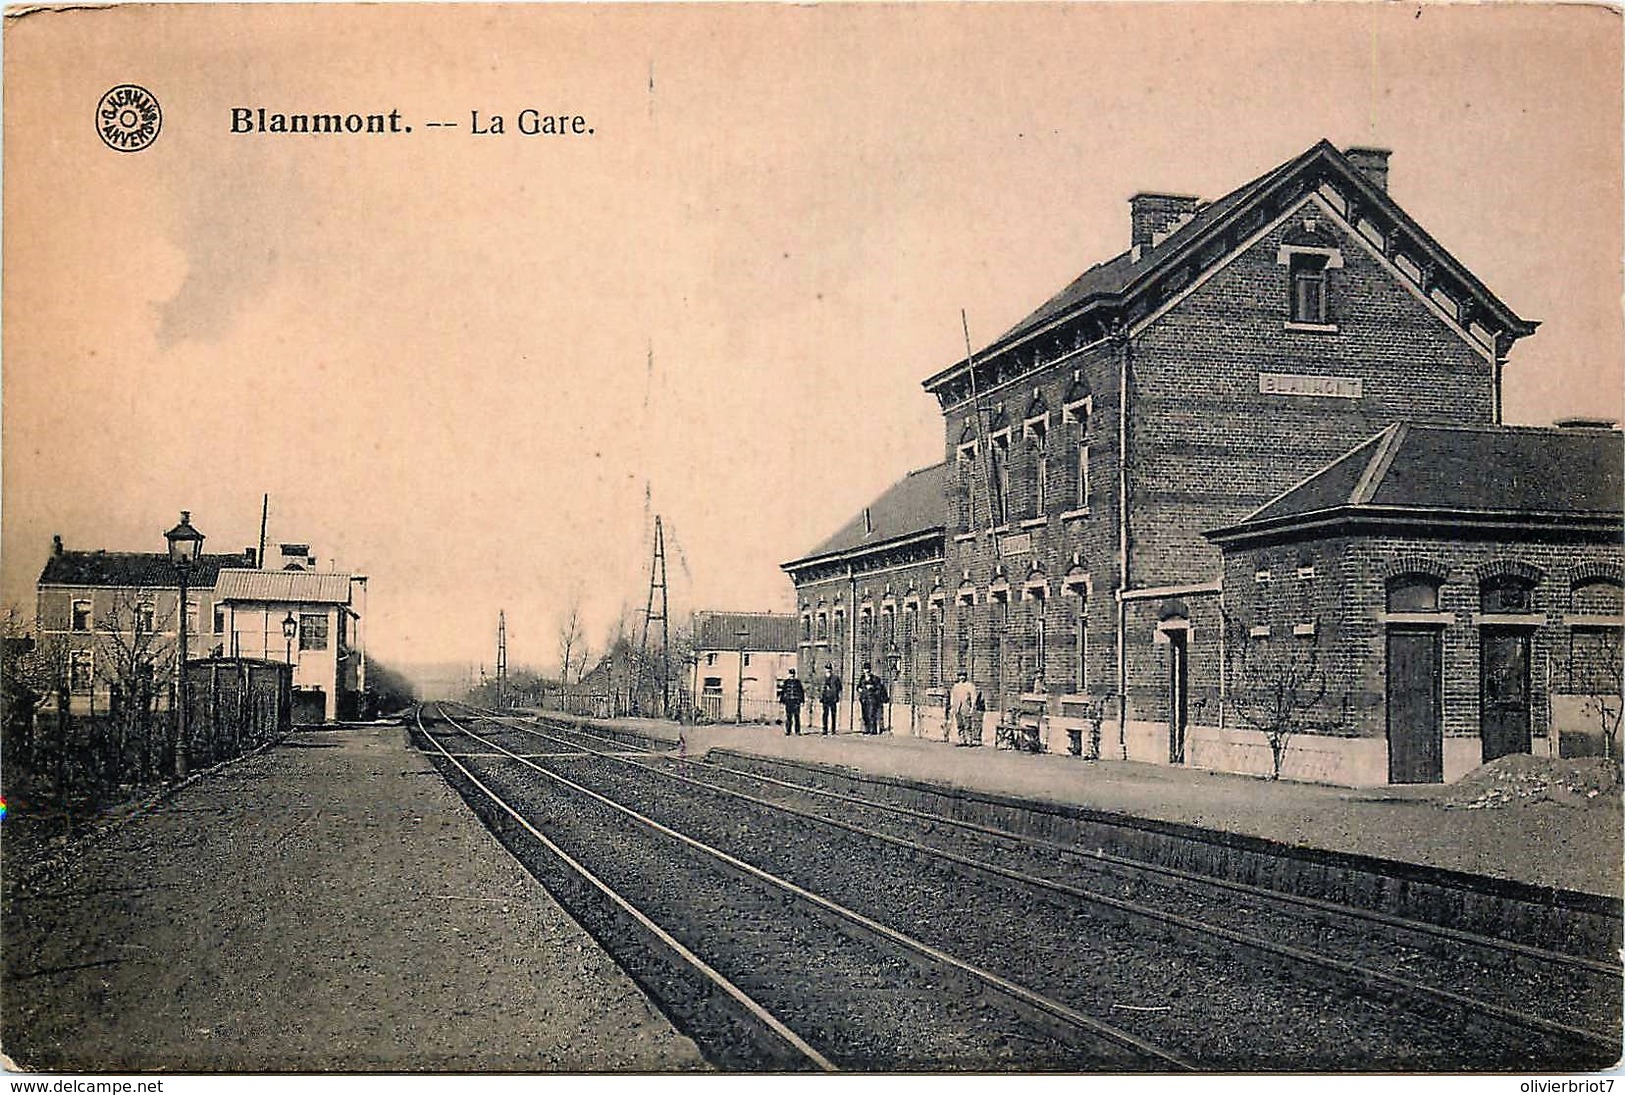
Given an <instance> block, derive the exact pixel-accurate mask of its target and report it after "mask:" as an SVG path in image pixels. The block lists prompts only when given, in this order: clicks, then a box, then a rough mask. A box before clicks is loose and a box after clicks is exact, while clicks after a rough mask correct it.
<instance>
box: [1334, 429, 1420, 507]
mask: <svg viewBox="0 0 1625 1095" xmlns="http://www.w3.org/2000/svg"><path fill="white" fill-rule="evenodd" d="M1383 433H1384V434H1386V435H1387V436H1386V437H1383V439H1382V441H1380V442H1379V443H1378V444H1377V451H1376V452H1374V453H1373V454H1372V455H1371V460H1370V462H1369V463H1367V464H1366V466H1365V473H1364V474H1363V475H1361V476H1360V481H1359V482H1358V483H1356V484H1354V490H1353V491H1352V492H1350V494H1349V504H1350V505H1354V506H1364V505H1369V504H1370V502H1371V499H1372V498H1374V497H1376V494H1377V488H1378V487H1380V486H1381V485H1382V480H1383V478H1384V477H1385V476H1386V475H1387V474H1388V469H1389V468H1391V467H1393V466H1394V456H1395V455H1396V454H1397V453H1398V452H1399V450H1400V447H1401V446H1402V445H1404V444H1405V438H1406V437H1407V436H1409V435H1410V423H1408V422H1395V423H1394V424H1393V425H1391V426H1389V427H1388V428H1387V429H1385V430H1383Z"/></svg>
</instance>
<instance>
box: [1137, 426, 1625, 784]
mask: <svg viewBox="0 0 1625 1095" xmlns="http://www.w3.org/2000/svg"><path fill="white" fill-rule="evenodd" d="M1622 460H1625V445H1622V443H1621V435H1620V433H1619V432H1617V431H1615V430H1607V429H1603V430H1598V429H1542V428H1527V427H1525V428H1516V427H1483V428H1476V429H1462V428H1455V429H1452V428H1445V427H1438V426H1418V425H1408V424H1405V423H1396V424H1394V425H1392V426H1389V427H1388V428H1386V429H1384V430H1383V431H1382V432H1381V433H1379V434H1377V435H1376V436H1375V437H1373V438H1372V439H1370V440H1369V441H1367V442H1365V443H1364V444H1362V445H1360V446H1358V447H1357V448H1355V449H1354V450H1353V451H1351V452H1349V453H1348V454H1347V455H1345V456H1343V457H1342V458H1340V459H1338V460H1336V461H1334V462H1333V463H1332V464H1330V465H1329V466H1328V467H1326V468H1324V469H1322V470H1321V471H1319V472H1317V473H1315V474H1314V475H1311V476H1309V477H1308V478H1306V479H1304V480H1303V481H1302V482H1300V483H1298V484H1296V485H1294V486H1293V487H1292V488H1290V489H1289V490H1287V491H1286V492H1284V493H1283V494H1281V495H1280V496H1279V497H1277V498H1274V499H1272V500H1271V501H1269V502H1268V503H1267V504H1265V505H1263V506H1261V507H1259V508H1258V509H1257V510H1255V511H1254V512H1253V513H1251V514H1249V515H1248V516H1247V517H1246V518H1245V519H1243V520H1241V521H1239V522H1236V523H1235V524H1232V525H1229V526H1226V527H1224V528H1220V529H1215V530H1212V531H1210V532H1208V534H1207V537H1208V539H1209V540H1210V541H1212V542H1213V543H1214V544H1216V545H1217V546H1218V547H1219V549H1220V550H1221V551H1222V552H1223V557H1224V572H1223V583H1222V585H1223V600H1224V614H1225V616H1226V618H1227V621H1228V626H1227V627H1226V628H1225V630H1224V632H1223V633H1222V634H1221V635H1218V636H1216V637H1215V641H1216V642H1217V643H1219V644H1222V645H1224V646H1225V647H1226V650H1225V653H1224V655H1223V662H1224V664H1225V666H1226V675H1225V680H1224V690H1225V693H1226V696H1225V702H1224V703H1223V705H1222V712H1223V713H1222V716H1221V718H1220V719H1219V720H1218V721H1217V723H1216V724H1214V723H1210V724H1208V725H1193V726H1191V728H1190V731H1189V736H1188V738H1187V740H1186V743H1185V748H1186V750H1187V754H1186V761H1187V763H1190V764H1192V765H1194V766H1200V767H1205V768H1221V769H1225V770H1229V771H1252V772H1269V771H1271V768H1272V756H1271V750H1270V747H1269V742H1268V737H1269V736H1270V734H1271V733H1275V734H1280V733H1281V732H1282V731H1283V730H1284V731H1285V732H1287V733H1289V734H1290V735H1291V736H1290V740H1288V741H1286V742H1284V743H1283V744H1284V749H1283V751H1282V754H1281V757H1280V760H1281V772H1282V774H1284V775H1288V776H1294V777H1298V778H1304V779H1317V780H1326V781H1329V782H1335V783H1344V784H1354V785H1369V784H1383V783H1427V782H1439V781H1440V780H1445V781H1449V780H1454V779H1457V778H1459V777H1460V776H1462V775H1463V774H1465V773H1466V772H1468V771H1470V770H1472V769H1473V768H1476V767H1477V766H1478V765H1480V764H1482V763H1485V762H1488V761H1491V760H1495V759H1496V758H1498V757H1502V756H1506V755H1508V754H1511V753H1535V754H1537V755H1542V756H1554V757H1555V756H1572V755H1587V754H1602V753H1610V754H1611V755H1614V756H1618V743H1617V737H1616V735H1617V731H1618V715H1619V710H1620V707H1619V701H1618V696H1619V691H1620V635H1621V628H1622V626H1625V615H1622V612H1625V610H1622V608H1621V593H1622V591H1625V574H1622V572H1621V552H1620V538H1621V521H1622V519H1625V510H1622V505H1621V497H1622V491H1625V482H1622V477H1621V462H1622ZM1163 611H1165V612H1167V613H1168V614H1169V615H1170V616H1174V617H1178V616H1182V615H1183V613H1181V611H1180V609H1179V606H1176V605H1172V604H1169V605H1164V606H1163ZM1166 661H1167V656H1166V655H1165V656H1164V662H1165V663H1166ZM1165 667H1166V665H1165ZM1609 703H1611V704H1612V707H1611V710H1610V709H1608V708H1607V707H1606V705H1607V704H1609ZM1599 705H1603V706H1599Z"/></svg>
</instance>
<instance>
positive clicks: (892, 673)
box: [886, 640, 913, 733]
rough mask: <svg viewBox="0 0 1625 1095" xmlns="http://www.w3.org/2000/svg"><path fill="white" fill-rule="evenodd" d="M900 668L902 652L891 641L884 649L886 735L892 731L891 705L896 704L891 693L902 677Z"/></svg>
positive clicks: (910, 704)
mask: <svg viewBox="0 0 1625 1095" xmlns="http://www.w3.org/2000/svg"><path fill="white" fill-rule="evenodd" d="M902 668H903V652H902V650H900V649H898V646H897V642H896V640H893V641H892V643H891V645H890V646H889V647H887V649H886V669H887V676H888V679H887V681H886V695H887V703H886V731H887V733H890V732H891V729H892V724H891V712H892V703H894V702H896V700H897V697H896V696H895V695H893V694H892V693H893V690H894V689H896V687H897V679H898V677H900V676H901V675H902ZM909 706H910V707H912V706H913V701H912V700H910V703H909Z"/></svg>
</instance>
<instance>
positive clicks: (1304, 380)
mask: <svg viewBox="0 0 1625 1095" xmlns="http://www.w3.org/2000/svg"><path fill="white" fill-rule="evenodd" d="M1363 387H1364V383H1363V381H1361V379H1360V378H1359V377H1357V376H1302V375H1299V374H1297V373H1259V374H1258V391H1259V394H1260V395H1319V396H1331V397H1333V398H1335V399H1359V398H1360V395H1361V394H1362V391H1363Z"/></svg>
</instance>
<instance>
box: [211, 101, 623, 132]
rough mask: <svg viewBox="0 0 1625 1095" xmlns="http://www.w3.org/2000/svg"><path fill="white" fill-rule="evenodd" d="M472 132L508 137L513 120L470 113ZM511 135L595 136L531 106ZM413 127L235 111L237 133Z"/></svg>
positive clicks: (394, 120) (397, 120) (374, 118)
mask: <svg viewBox="0 0 1625 1095" xmlns="http://www.w3.org/2000/svg"><path fill="white" fill-rule="evenodd" d="M468 113H469V120H468V129H467V132H468V133H469V134H470V135H471V136H475V137H487V136H490V137H496V136H502V135H504V134H506V133H508V132H509V126H508V119H507V118H506V117H505V116H504V115H501V114H484V113H482V112H480V111H478V110H470V111H469V112H468ZM512 121H513V125H512V132H515V133H518V134H520V135H521V136H525V137H590V136H592V133H593V129H592V127H591V126H589V125H588V124H587V119H586V117H585V116H583V115H581V114H544V113H542V112H541V111H540V110H537V109H536V108H534V107H526V108H525V109H523V110H521V111H519V112H518V113H517V114H515V115H513V116H512ZM422 125H423V127H424V128H427V129H435V130H442V129H450V130H457V129H462V128H463V127H462V126H461V125H460V124H459V123H457V122H455V121H450V120H446V121H429V122H424V123H422ZM412 129H413V127H412V124H411V123H410V122H405V121H403V120H402V119H401V112H400V111H399V110H391V111H389V112H388V113H374V114H361V113H349V114H343V113H316V114H285V113H281V112H279V111H271V110H267V109H266V108H265V107H262V106H260V107H253V106H235V107H232V108H231V132H233V133H302V134H318V135H332V136H367V135H369V134H370V135H374V136H380V135H381V136H388V135H390V134H397V133H411V132H412Z"/></svg>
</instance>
